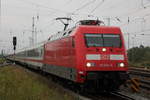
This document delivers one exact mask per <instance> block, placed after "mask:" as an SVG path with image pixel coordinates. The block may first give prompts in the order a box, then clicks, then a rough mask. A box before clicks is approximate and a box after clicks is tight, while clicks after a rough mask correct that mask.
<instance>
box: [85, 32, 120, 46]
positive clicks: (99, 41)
mask: <svg viewBox="0 0 150 100" xmlns="http://www.w3.org/2000/svg"><path fill="white" fill-rule="evenodd" d="M85 41H86V45H87V47H121V39H120V35H118V34H85Z"/></svg>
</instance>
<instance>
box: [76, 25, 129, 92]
mask: <svg viewBox="0 0 150 100" xmlns="http://www.w3.org/2000/svg"><path fill="white" fill-rule="evenodd" d="M76 32H77V33H76V37H75V41H76V57H77V58H76V59H77V68H78V79H77V80H78V82H80V83H82V82H83V83H86V82H85V81H87V83H88V84H87V86H88V87H90V86H92V87H94V86H96V89H98V88H101V89H102V88H105V89H108V90H110V91H112V90H113V89H118V88H119V86H120V85H121V84H123V83H124V82H125V81H126V80H127V79H128V75H127V73H126V71H127V69H128V68H127V66H128V62H127V55H126V51H125V45H124V39H123V36H122V33H121V30H120V29H119V28H118V27H107V26H97V25H96V26H94V25H79V26H78V28H77V31H76ZM89 81H90V82H89ZM91 81H93V83H94V85H91V84H90V85H89V83H91Z"/></svg>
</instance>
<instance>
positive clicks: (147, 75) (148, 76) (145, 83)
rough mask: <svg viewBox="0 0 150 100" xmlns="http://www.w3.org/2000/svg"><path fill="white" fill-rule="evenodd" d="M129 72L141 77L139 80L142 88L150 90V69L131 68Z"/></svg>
mask: <svg viewBox="0 0 150 100" xmlns="http://www.w3.org/2000/svg"><path fill="white" fill-rule="evenodd" d="M129 74H130V75H131V77H137V78H139V79H140V80H139V82H140V87H141V88H142V89H144V90H148V91H150V70H145V69H139V68H130V69H129Z"/></svg>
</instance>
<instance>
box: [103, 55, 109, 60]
mask: <svg viewBox="0 0 150 100" xmlns="http://www.w3.org/2000/svg"><path fill="white" fill-rule="evenodd" d="M101 59H102V60H109V59H110V57H109V55H101Z"/></svg>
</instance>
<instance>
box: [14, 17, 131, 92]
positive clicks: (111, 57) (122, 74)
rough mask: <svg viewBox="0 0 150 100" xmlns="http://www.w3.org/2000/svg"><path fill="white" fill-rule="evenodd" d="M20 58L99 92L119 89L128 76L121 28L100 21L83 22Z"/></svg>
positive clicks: (28, 50) (20, 53) (18, 57)
mask: <svg viewBox="0 0 150 100" xmlns="http://www.w3.org/2000/svg"><path fill="white" fill-rule="evenodd" d="M16 61H19V62H21V63H24V64H27V65H30V67H33V68H36V69H39V70H42V71H44V72H47V73H50V74H53V75H56V76H58V77H61V78H63V79H66V80H68V81H70V82H72V83H77V84H79V85H81V86H82V87H83V88H86V89H94V90H98V91H115V90H118V88H119V86H120V85H122V84H124V82H125V81H126V80H127V79H128V74H127V73H126V72H127V70H128V68H127V66H128V62H127V55H126V49H125V45H124V39H123V35H122V32H121V30H120V28H118V27H108V26H101V25H100V21H97V20H83V21H80V22H79V25H78V26H76V27H74V28H71V29H68V30H65V31H63V32H59V33H57V34H56V35H53V36H51V37H50V38H49V39H48V41H46V42H45V43H43V44H41V45H38V46H37V47H32V48H30V49H26V50H23V51H22V52H19V53H18V54H16Z"/></svg>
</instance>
